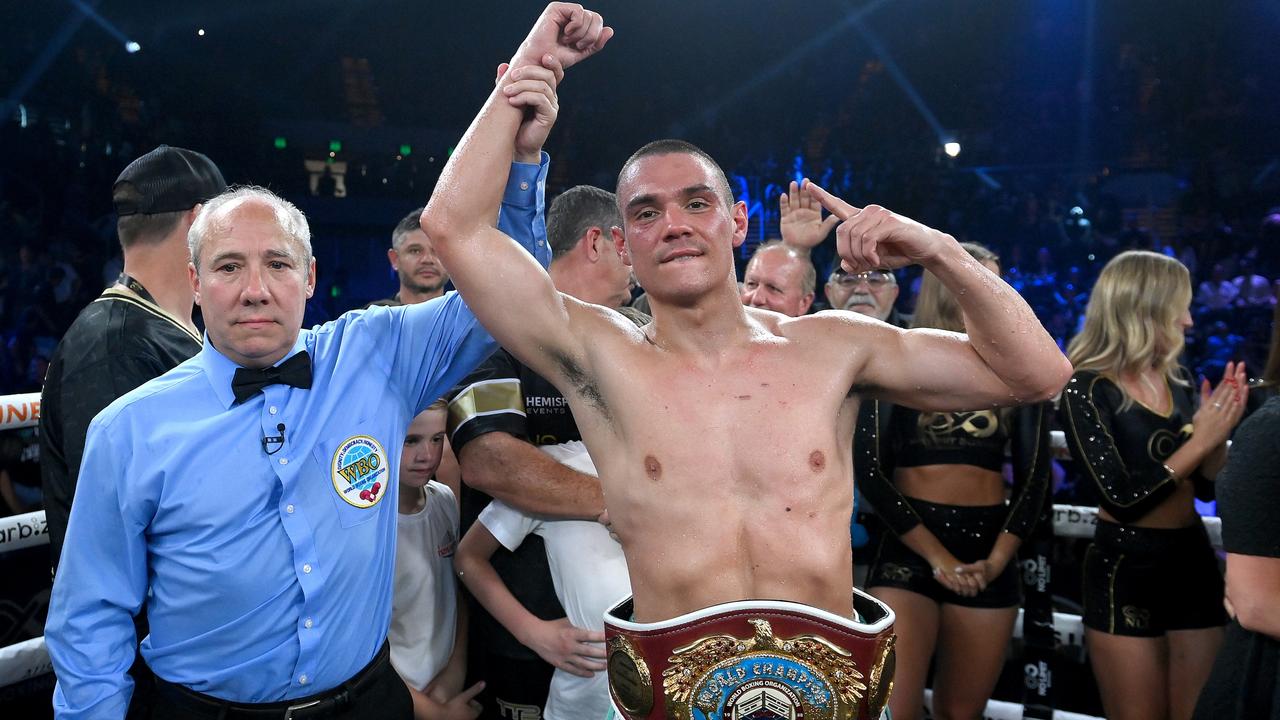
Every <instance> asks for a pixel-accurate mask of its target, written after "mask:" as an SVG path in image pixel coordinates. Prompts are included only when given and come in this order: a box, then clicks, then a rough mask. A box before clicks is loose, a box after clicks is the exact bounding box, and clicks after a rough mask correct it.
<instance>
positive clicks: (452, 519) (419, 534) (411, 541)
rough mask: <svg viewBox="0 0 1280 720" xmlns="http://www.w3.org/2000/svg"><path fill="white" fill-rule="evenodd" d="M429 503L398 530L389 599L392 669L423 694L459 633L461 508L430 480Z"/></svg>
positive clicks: (445, 489)
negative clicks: (456, 563) (456, 554)
mask: <svg viewBox="0 0 1280 720" xmlns="http://www.w3.org/2000/svg"><path fill="white" fill-rule="evenodd" d="M425 489H426V493H427V502H426V505H425V506H423V508H422V510H419V511H418V512H417V513H414V514H413V515H405V514H403V513H401V514H400V515H399V516H398V517H397V520H398V523H397V526H396V577H395V587H394V594H393V595H392V597H391V629H390V631H389V632H388V639H389V640H390V642H391V666H392V667H394V668H395V669H396V672H398V673H400V676H401V677H403V678H404V679H405V681H406V682H408V683H409V684H410V685H413V686H414V687H416V688H418V689H419V690H421V689H423V688H425V687H426V686H427V683H429V682H431V681H432V680H433V679H434V678H435V676H436V675H437V674H438V673H439V672H440V670H441V669H443V668H444V666H445V663H447V662H448V661H449V655H450V653H452V652H453V640H454V635H455V633H456V631H457V616H458V607H457V603H458V595H457V585H458V581H457V578H456V577H455V576H454V574H453V551H454V550H455V549H456V548H457V545H458V502H457V500H455V499H454V495H453V491H452V490H450V489H449V486H447V485H444V484H441V483H438V482H436V481H435V480H432V481H430V482H428V483H427V485H426V488H425Z"/></svg>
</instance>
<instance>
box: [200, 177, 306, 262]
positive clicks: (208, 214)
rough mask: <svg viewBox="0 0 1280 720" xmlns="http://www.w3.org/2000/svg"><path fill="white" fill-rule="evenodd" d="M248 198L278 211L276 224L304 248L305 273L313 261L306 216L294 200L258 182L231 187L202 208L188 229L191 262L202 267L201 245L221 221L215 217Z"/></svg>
mask: <svg viewBox="0 0 1280 720" xmlns="http://www.w3.org/2000/svg"><path fill="white" fill-rule="evenodd" d="M244 200H258V201H261V202H263V203H265V204H266V205H268V206H270V208H271V209H272V211H273V212H274V213H275V216H276V224H278V225H279V226H280V229H281V230H283V231H284V233H285V234H286V235H288V236H289V237H290V238H292V239H293V241H294V242H295V243H297V244H298V247H300V248H301V249H302V252H303V256H302V257H301V258H300V260H301V265H300V269H301V270H302V272H304V273H305V272H306V271H307V268H308V267H309V266H310V265H311V228H310V227H309V226H308V225H307V218H306V216H305V215H303V214H302V211H301V210H299V209H298V208H297V206H295V205H294V204H293V203H291V202H289V201H288V200H285V199H284V198H282V197H280V196H279V195H276V194H275V193H273V192H271V191H270V190H268V189H266V188H264V187H259V186H257V185H239V186H236V187H232V188H228V189H227V190H226V191H225V192H223V193H222V194H221V195H218V196H217V197H214V198H212V199H211V200H209V201H208V202H206V203H205V204H204V205H203V206H202V207H201V208H200V212H199V213H198V214H197V215H196V219H195V221H194V222H192V223H191V230H189V231H188V232H187V249H188V250H190V251H191V264H192V265H195V266H196V269H197V270H198V269H200V248H201V247H203V246H204V241H205V238H206V237H208V235H209V231H210V230H211V229H212V227H215V226H216V225H217V220H216V219H215V217H216V216H217V215H218V213H219V212H220V211H221V210H222V208H223V206H225V205H228V204H231V203H235V202H239V201H244Z"/></svg>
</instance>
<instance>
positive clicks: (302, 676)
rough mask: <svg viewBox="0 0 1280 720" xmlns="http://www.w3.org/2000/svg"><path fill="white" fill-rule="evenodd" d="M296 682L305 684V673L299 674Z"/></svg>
mask: <svg viewBox="0 0 1280 720" xmlns="http://www.w3.org/2000/svg"><path fill="white" fill-rule="evenodd" d="M298 684H299V685H306V684H307V676H306V675H301V676H299V677H298Z"/></svg>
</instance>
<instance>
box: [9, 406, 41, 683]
mask: <svg viewBox="0 0 1280 720" xmlns="http://www.w3.org/2000/svg"><path fill="white" fill-rule="evenodd" d="M39 421H40V393H24V394H22V395H5V396H2V397H0V432H3V431H5V430H17V429H19V428H26V427H32V426H34V425H36V424H37V423H38V422H39ZM48 542H49V531H48V529H47V528H46V526H45V520H44V511H43V510H37V511H35V512H30V513H25V514H22V515H13V516H10V517H6V518H0V553H6V552H12V551H14V550H21V549H23V548H29V547H34V546H36V545H46V544H48ZM51 672H53V663H52V662H50V661H49V651H48V649H46V648H45V644H44V638H43V637H37V638H31V639H30V640H24V641H22V642H20V643H17V644H14V645H10V646H8V647H2V648H0V688H3V687H8V686H10V685H14V684H16V683H20V682H22V681H24V680H30V679H31V678H34V677H39V676H41V675H44V674H46V673H51Z"/></svg>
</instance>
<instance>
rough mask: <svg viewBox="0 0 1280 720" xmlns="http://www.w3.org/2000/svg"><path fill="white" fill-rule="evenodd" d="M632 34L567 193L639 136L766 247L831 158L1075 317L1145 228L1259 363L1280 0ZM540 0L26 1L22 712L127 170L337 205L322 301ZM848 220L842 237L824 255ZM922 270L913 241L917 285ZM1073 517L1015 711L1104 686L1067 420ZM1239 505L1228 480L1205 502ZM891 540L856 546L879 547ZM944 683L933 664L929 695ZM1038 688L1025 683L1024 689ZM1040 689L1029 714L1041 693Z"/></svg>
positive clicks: (609, 178)
mask: <svg viewBox="0 0 1280 720" xmlns="http://www.w3.org/2000/svg"><path fill="white" fill-rule="evenodd" d="M588 7H590V8H591V9H593V10H597V11H599V12H601V13H602V14H603V15H604V17H605V19H606V22H607V23H608V24H609V25H611V26H612V27H614V28H615V29H616V31H617V36H616V37H615V38H614V39H613V40H612V41H611V42H610V45H609V47H608V49H607V51H605V52H603V53H601V55H600V56H599V57H598V58H595V59H592V60H591V61H590V62H587V63H584V64H583V65H582V66H581V68H575V69H574V70H573V72H572V73H571V74H570V76H569V77H568V78H567V79H566V81H565V83H564V85H563V86H562V87H561V88H560V99H561V108H562V109H561V114H560V117H559V120H558V122H557V126H556V127H555V129H554V130H553V132H552V134H551V137H550V140H549V141H548V143H547V146H546V150H547V152H548V153H549V154H550V156H551V158H552V164H551V171H550V175H549V179H548V187H547V197H548V199H550V198H551V197H553V196H554V195H556V194H557V193H558V192H560V191H562V190H564V189H567V188H568V187H570V186H573V185H577V184H583V183H589V184H594V185H598V186H600V187H603V188H607V189H612V188H613V186H614V183H615V178H616V174H617V171H618V168H619V167H620V166H621V164H622V162H623V161H624V160H625V159H626V158H627V156H628V155H629V154H630V153H631V152H632V151H633V150H634V149H635V148H637V147H639V146H640V145H642V144H643V143H645V142H648V141H650V140H654V139H657V138H662V137H677V138H683V139H687V140H689V141H691V142H693V143H696V144H697V145H699V146H701V147H702V148H704V149H705V150H707V151H708V152H709V153H710V154H711V155H712V156H713V157H715V158H716V159H718V160H719V162H720V163H721V165H722V166H723V167H724V169H725V171H726V172H727V173H728V175H729V179H730V183H731V185H732V186H733V189H734V191H735V193H736V194H737V196H738V199H740V200H743V201H745V202H746V204H747V206H748V208H749V213H750V230H749V235H748V240H747V243H746V244H745V245H744V246H743V247H742V248H741V252H740V253H739V256H738V271H739V275H740V276H741V273H742V270H743V266H745V263H746V260H747V258H749V257H750V255H751V252H752V250H753V248H754V247H755V246H756V245H758V244H760V243H762V242H764V241H767V240H769V239H771V238H775V237H777V236H778V235H779V229H778V223H779V194H780V193H781V192H782V191H784V190H785V188H786V185H787V183H788V182H789V181H791V180H795V179H800V178H804V177H809V178H813V179H814V180H815V181H816V182H818V183H819V184H821V185H823V186H824V187H826V188H828V189H830V190H831V191H832V192H833V193H835V194H837V195H839V196H841V197H843V198H845V199H847V200H849V201H850V202H852V203H855V204H859V205H861V204H864V203H876V204H880V205H884V206H886V207H888V208H890V209H893V210H895V211H897V212H899V213H902V214H904V215H907V216H909V217H912V218H915V219H917V220H919V221H921V222H923V223H925V224H927V225H930V226H932V227H936V228H940V229H942V230H945V231H947V232H949V233H951V234H953V235H954V236H955V237H956V238H958V239H960V240H967V241H973V242H979V243H982V244H985V245H987V246H988V247H990V248H992V249H993V250H995V251H996V252H997V253H998V254H999V256H1000V258H1001V262H1002V271H1003V275H1004V277H1005V278H1006V280H1008V282H1009V283H1010V284H1012V285H1013V286H1014V287H1015V288H1016V289H1017V290H1018V291H1019V292H1020V293H1021V294H1022V295H1023V296H1024V297H1025V298H1026V300H1027V301H1028V302H1029V303H1030V304H1031V305H1032V307H1033V308H1034V309H1035V311H1036V313H1037V314H1038V315H1039V317H1040V319H1041V321H1042V322H1043V323H1044V325H1045V327H1046V328H1048V329H1049V331H1050V333H1051V334H1052V335H1053V336H1054V337H1055V338H1056V339H1057V340H1058V341H1059V343H1060V344H1061V345H1063V346H1064V347H1065V344H1066V343H1067V342H1068V341H1069V340H1070V338H1071V337H1072V336H1073V334H1074V333H1075V332H1076V331H1077V330H1078V328H1079V326H1080V323H1081V322H1082V318H1083V313H1084V309H1085V307H1086V304H1087V303H1088V299H1089V294H1090V290H1091V287H1092V284H1093V282H1094V279H1095V278H1096V276H1097V273H1098V272H1099V270H1100V269H1101V268H1102V266H1103V265H1104V264H1105V263H1106V262H1107V261H1108V260H1109V259H1110V258H1112V257H1114V256H1115V255H1116V254H1118V253H1120V252H1122V251H1124V250H1129V249H1147V250H1154V251H1156V252H1161V253H1165V254H1167V255H1170V256H1173V257H1176V258H1178V259H1179V260H1180V261H1182V263H1183V264H1185V265H1186V266H1187V268H1188V269H1189V270H1190V272H1191V276H1192V285H1193V288H1194V289H1195V299H1194V300H1193V303H1192V315H1193V318H1194V320H1195V325H1194V327H1193V328H1192V329H1191V330H1190V331H1189V332H1188V334H1187V345H1186V351H1185V356H1184V358H1183V360H1182V362H1183V364H1185V365H1186V366H1187V367H1188V368H1189V369H1190V370H1191V371H1192V373H1193V374H1195V375H1196V376H1197V377H1199V376H1201V375H1203V376H1207V377H1210V378H1212V379H1214V380H1215V381H1216V380H1217V379H1218V378H1219V377H1220V376H1221V375H1222V372H1223V368H1224V367H1225V365H1226V363H1227V362H1229V361H1238V360H1242V361H1244V362H1245V363H1246V364H1247V367H1248V369H1249V373H1250V377H1255V376H1257V375H1258V374H1259V373H1260V372H1261V371H1262V368H1263V366H1264V364H1265V361H1266V358H1267V353H1268V348H1269V344H1270V338H1271V333H1272V323H1273V321H1272V317H1273V313H1274V311H1275V303H1276V296H1277V295H1278V294H1280V62H1278V60H1280V50H1277V48H1278V47H1280V45H1278V44H1277V41H1276V38H1277V37H1280V4H1276V3H1274V2H1262V1H1254V0H1242V1H1241V2H1226V3H1210V2H1197V1H1175V2H1168V1H1161V2H1155V1H1149V0H1129V1H1126V2H1098V1H1097V0H986V1H981V2H979V1H978V0H960V1H954V2H953V1H941V0H850V1H848V2H835V1H833V0H811V1H810V2H806V3H790V2H768V3H766V2H745V3H730V2H723V1H722V0H679V1H676V0H646V1H642V2H620V1H618V0H601V1H600V2H597V3H594V4H590V5H588ZM540 9H541V4H539V3H532V2H492V1H489V0H479V1H476V2H459V3H442V2H434V1H432V0H421V1H418V2H409V1H407V0H342V1H341V2H337V1H334V0H309V1H308V2H305V3H304V2H296V1H291V0H258V1H256V2H244V1H243V0H228V1H227V2H221V3H212V2H188V1H183V0H175V1H173V2H164V3H160V2H141V1H139V0H111V1H100V0H43V1H40V2H6V3H3V4H2V5H0V493H2V496H3V499H2V501H0V515H4V516H6V517H3V518H0V578H3V579H2V580H0V716H2V717H5V718H19V717H21V718H27V717H32V718H36V717H49V716H51V715H52V711H51V709H50V700H49V697H50V693H51V691H52V688H53V684H54V676H53V674H52V666H51V664H50V662H49V660H48V654H47V652H46V651H45V650H44V646H43V641H42V635H43V625H44V618H45V614H46V612H47V609H48V602H49V594H50V583H49V558H48V545H47V538H43V537H42V536H43V535H44V533H45V528H44V520H43V512H42V510H41V495H40V476H39V470H38V462H39V459H38V443H37V441H36V437H35V427H34V425H35V420H36V417H37V416H38V412H39V393H40V390H41V387H42V381H43V378H44V373H45V370H46V368H47V364H48V360H49V358H50V356H51V354H52V353H53V351H54V348H55V347H56V346H57V343H58V341H59V339H60V337H61V336H62V334H63V333H64V332H65V330H66V329H67V327H68V326H69V325H70V323H71V322H72V321H73V320H74V319H75V317H76V315H77V314H78V313H79V311H80V310H81V309H82V308H83V307H85V305H86V304H88V303H89V302H91V301H92V300H93V299H94V298H95V297H97V296H98V294H99V293H100V292H101V291H102V289H103V288H104V287H105V286H106V285H108V284H110V283H112V282H114V280H115V278H116V277H117V275H118V274H119V273H120V270H121V256H120V249H119V244H118V242H117V239H116V236H115V216H114V214H113V211H112V205H111V186H112V183H113V181H114V179H115V178H116V176H117V175H118V174H119V173H120V171H121V170H122V169H123V168H124V167H125V166H126V165H127V164H128V163H129V162H131V161H132V160H134V159H135V158H137V157H138V156H139V155H141V154H143V153H145V152H147V151H149V150H150V149H152V148H153V147H155V146H156V145H158V144H160V143H165V144H169V145H175V146H181V147H186V148H192V149H195V150H199V151H200V152H203V153H205V154H207V155H208V156H209V157H210V158H212V159H213V160H214V161H215V162H216V163H217V164H218V165H219V166H220V168H221V169H222V171H223V173H224V174H225V176H226V179H227V180H228V182H230V183H233V184H234V183H252V184H257V185H263V186H266V187H269V188H271V189H272V190H274V191H275V192H277V193H279V194H281V195H282V196H283V197H285V198H287V199H289V200H291V201H292V202H294V203H295V204H297V205H298V207H299V208H300V209H302V210H303V212H305V214H306V216H307V218H308V219H309V221H310V223H311V227H312V236H313V243H314V248H315V255H316V257H317V262H318V269H319V281H318V289H317V292H316V294H315V297H314V298H313V299H312V300H311V301H310V303H309V304H308V307H307V317H306V321H305V324H306V325H307V326H310V325H312V324H315V323H321V322H324V321H327V320H330V319H333V318H336V317H337V316H339V315H340V314H342V313H344V312H346V311H348V310H351V309H354V308H359V307H361V306H363V305H364V304H365V303H368V302H369V301H371V300H375V299H378V298H384V297H387V296H389V295H391V294H392V293H393V292H394V291H395V289H396V286H397V278H396V274H395V273H394V272H393V271H392V270H391V269H390V268H389V267H388V263H387V260H386V249H387V247H388V246H389V242H390V232H391V229H392V228H393V227H394V226H395V223H396V222H397V220H399V219H400V218H401V217H402V216H403V215H404V214H405V213H406V212H408V211H409V210H410V209H412V208H414V207H417V206H421V205H422V204H423V203H425V201H426V200H427V199H428V198H429V197H430V195H431V193H432V189H433V187H434V184H435V182H436V179H437V177H438V176H439V174H440V170H441V168H442V166H443V165H444V163H445V161H446V160H447V158H448V157H449V155H450V153H451V152H452V150H453V147H454V145H455V144H456V143H457V141H458V139H459V137H460V136H461V134H462V132H463V131H464V130H465V128H466V126H467V124H468V123H469V122H470V120H471V118H472V117H473V115H474V114H475V111H476V109H477V108H478V107H479V106H480V104H481V103H482V102H483V100H484V98H485V97H486V95H487V94H488V93H489V92H490V90H491V89H492V87H493V82H494V71H495V69H496V67H497V65H498V64H499V63H500V62H503V61H505V60H506V59H507V58H508V57H509V55H510V52H511V49H512V48H514V47H515V46H516V45H517V44H518V43H519V42H520V40H521V38H522V37H523V36H524V34H525V32H526V31H527V29H528V27H529V26H530V24H531V23H532V22H533V20H534V19H535V18H536V17H537V15H538V13H539V11H540ZM833 257H834V235H833V236H832V237H830V238H828V239H827V241H826V242H825V243H824V244H823V245H822V246H820V247H819V248H818V249H816V250H815V251H814V254H813V260H814V263H815V264H816V265H817V271H818V274H819V278H820V279H819V286H821V284H822V282H823V279H825V278H826V276H827V273H828V272H829V271H830V269H831V267H832V264H833ZM918 278H919V269H918V268H907V269H904V270H903V271H901V272H900V273H899V276H898V280H899V283H900V285H901V286H902V292H901V295H900V297H899V309H900V310H902V311H903V312H910V311H911V309H912V303H913V301H914V296H913V293H914V289H915V287H916V281H917V280H918ZM1056 437H1057V442H1056V446H1057V448H1056V454H1055V464H1054V476H1053V478H1054V479H1053V482H1054V494H1053V501H1052V502H1053V503H1054V505H1053V508H1052V509H1050V508H1046V511H1045V512H1046V513H1051V514H1052V516H1053V521H1054V522H1053V523H1043V526H1044V527H1046V528H1049V527H1050V526H1051V527H1052V529H1053V530H1054V531H1055V533H1056V537H1053V538H1048V537H1046V538H1043V540H1042V542H1039V543H1036V542H1028V543H1026V544H1024V546H1023V552H1022V554H1023V557H1022V561H1021V562H1022V567H1023V570H1024V572H1023V580H1024V583H1025V585H1024V587H1026V589H1027V592H1026V597H1027V600H1026V603H1027V605H1026V609H1025V613H1024V614H1025V617H1026V619H1027V622H1026V623H1025V626H1024V624H1023V622H1022V621H1020V622H1019V624H1018V629H1017V630H1016V631H1015V637H1014V639H1013V641H1012V643H1011V645H1010V649H1009V656H1008V662H1007V663H1006V666H1005V669H1004V672H1003V674H1002V676H1001V679H1000V682H999V684H998V686H997V688H996V691H995V696H994V698H993V699H992V702H991V703H990V705H989V706H988V710H987V716H988V717H990V718H1018V717H1024V716H1025V717H1036V718H1050V717H1057V718H1078V717H1087V716H1092V717H1100V716H1101V715H1102V708H1101V705H1100V701H1099V698H1098V693H1097V690H1096V687H1095V685H1094V681H1093V676H1092V674H1091V671H1090V668H1089V664H1088V659H1087V655H1086V651H1085V649H1084V647H1083V641H1082V637H1083V633H1082V629H1081V624H1080V612H1081V605H1080V603H1081V597H1080V595H1081V593H1080V559H1081V558H1082V556H1083V554H1084V548H1085V547H1086V545H1087V544H1088V542H1089V540H1088V537H1089V536H1090V534H1091V533H1092V521H1093V518H1094V515H1095V513H1096V506H1097V498H1096V497H1095V496H1094V494H1093V492H1094V491H1093V490H1092V488H1091V487H1090V486H1088V485H1087V484H1085V483H1083V482H1081V481H1080V480H1081V475H1080V473H1079V472H1078V469H1077V468H1076V467H1075V465H1074V464H1073V462H1072V460H1071V458H1070V457H1069V455H1068V453H1067V452H1066V447H1065V444H1064V443H1063V442H1062V441H1061V432H1060V431H1059V432H1057V433H1056ZM1199 509H1200V510H1201V512H1202V514H1204V515H1206V524H1207V525H1208V526H1209V529H1210V534H1211V536H1213V537H1215V538H1216V537H1218V535H1217V534H1215V533H1217V532H1218V527H1219V526H1218V525H1217V524H1216V518H1214V517H1212V516H1214V515H1215V514H1216V509H1215V507H1214V505H1213V504H1212V503H1203V504H1201V505H1200V506H1199ZM867 552H868V551H867V550H866V549H865V548H862V549H859V548H855V549H854V553H855V559H856V560H857V562H859V563H862V562H866V560H867V558H866V557H865V555H866V553H867ZM926 697H927V696H926ZM1024 708H1025V710H1024ZM1024 713H1025V715H1024Z"/></svg>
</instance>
